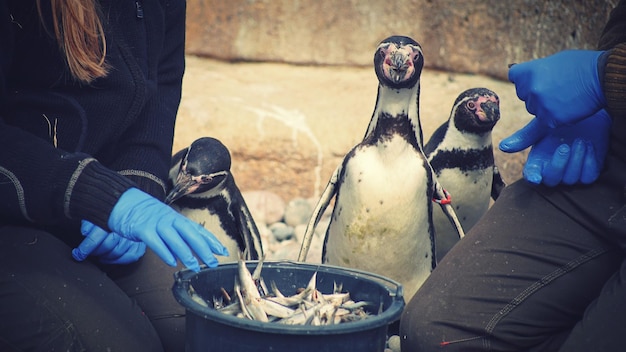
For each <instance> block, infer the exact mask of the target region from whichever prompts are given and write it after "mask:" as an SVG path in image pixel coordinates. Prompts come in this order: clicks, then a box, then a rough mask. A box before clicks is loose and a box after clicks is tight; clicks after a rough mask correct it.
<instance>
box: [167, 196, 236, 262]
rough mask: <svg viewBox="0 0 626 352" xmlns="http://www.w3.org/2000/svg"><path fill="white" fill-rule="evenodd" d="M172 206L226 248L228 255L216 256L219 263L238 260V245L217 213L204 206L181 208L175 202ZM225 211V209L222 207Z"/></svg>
mask: <svg viewBox="0 0 626 352" xmlns="http://www.w3.org/2000/svg"><path fill="white" fill-rule="evenodd" d="M171 206H172V208H174V209H175V210H177V211H178V212H179V213H181V214H182V215H184V216H186V217H187V218H189V219H190V220H192V221H194V222H197V223H199V224H201V225H202V226H203V227H204V228H205V229H207V230H209V231H210V232H211V233H212V234H213V235H215V237H216V238H217V239H218V240H219V241H220V242H221V243H222V244H223V245H224V247H226V248H227V249H228V254H229V256H228V257H222V256H216V257H215V258H217V260H218V261H219V262H220V263H225V262H236V261H237V260H239V252H240V249H239V246H238V244H237V241H236V240H235V239H234V238H232V237H231V236H229V235H228V234H227V233H226V231H225V230H224V228H225V227H226V226H224V224H222V221H221V219H220V217H219V216H218V215H217V214H212V213H210V212H209V210H208V209H206V208H200V209H194V208H183V209H181V208H180V207H178V206H176V204H172V205H171ZM224 210H225V211H226V209H224Z"/></svg>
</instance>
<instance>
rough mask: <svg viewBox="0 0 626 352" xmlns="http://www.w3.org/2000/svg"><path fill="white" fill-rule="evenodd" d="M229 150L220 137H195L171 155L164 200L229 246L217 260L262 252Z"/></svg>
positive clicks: (255, 227) (250, 255) (253, 256)
mask: <svg viewBox="0 0 626 352" xmlns="http://www.w3.org/2000/svg"><path fill="white" fill-rule="evenodd" d="M230 165H231V158H230V152H229V151H228V149H227V148H226V146H225V145H224V144H222V143H221V142H220V141H219V140H217V139H215V138H210V137H204V138H199V139H197V140H195V141H194V142H193V143H191V145H190V146H189V147H188V148H185V149H183V150H181V151H179V152H178V153H176V154H175V155H174V156H173V157H172V167H171V169H170V173H169V181H170V182H171V183H172V185H171V186H172V188H171V190H170V192H169V193H168V195H167V197H166V199H165V202H166V203H168V204H171V206H172V207H173V208H174V209H176V210H177V211H179V212H180V213H181V214H183V215H185V216H186V217H188V218H190V219H191V220H193V221H196V222H198V223H200V224H202V225H203V226H204V227H205V228H206V229H207V230H209V231H211V232H212V233H213V234H214V235H215V236H216V237H217V239H219V240H220V242H222V244H223V245H224V246H225V247H226V248H228V252H229V254H230V256H229V257H218V260H219V261H220V262H227V261H234V262H236V261H238V260H239V255H240V253H245V257H246V259H247V260H253V259H259V258H261V257H262V256H263V247H262V244H261V236H260V234H259V230H258V229H257V226H256V224H255V222H254V219H253V218H252V215H251V214H250V210H249V209H248V206H247V205H246V202H245V201H244V199H243V196H242V195H241V192H240V191H239V188H238V187H237V185H236V184H235V179H234V178H233V175H232V174H231V173H230Z"/></svg>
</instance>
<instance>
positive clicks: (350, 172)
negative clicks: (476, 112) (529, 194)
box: [298, 36, 462, 300]
mask: <svg viewBox="0 0 626 352" xmlns="http://www.w3.org/2000/svg"><path fill="white" fill-rule="evenodd" d="M423 65H424V57H423V55H422V48H421V46H420V45H419V44H418V43H417V42H416V41H415V40H413V39H411V38H408V37H403V36H392V37H389V38H387V39H385V40H383V41H382V42H381V43H380V44H379V46H378V48H377V49H376V53H375V54H374V69H375V72H376V76H377V78H378V81H379V85H378V96H377V99H376V105H375V108H374V113H373V116H372V119H371V120H370V123H369V125H368V128H367V132H366V134H365V137H364V138H363V141H362V142H360V143H359V144H357V145H356V146H355V147H353V148H352V149H351V150H350V152H348V154H347V155H346V156H345V158H344V160H343V162H342V164H341V165H339V166H338V167H337V169H336V170H335V172H334V174H333V176H332V177H331V179H330V181H329V183H328V185H327V186H326V189H325V190H324V192H323V194H322V196H321V198H320V200H319V202H318V204H317V206H316V209H315V210H314V212H313V215H312V217H311V220H310V222H309V225H308V227H307V230H306V232H305V236H304V239H303V243H302V247H301V249H300V255H299V257H298V260H300V261H303V260H304V259H306V254H307V252H308V245H309V244H310V239H311V237H312V234H313V232H314V228H315V226H316V225H317V222H318V221H319V219H320V217H321V215H322V213H323V212H324V210H325V209H326V207H327V206H328V204H329V203H330V200H331V199H332V198H333V197H334V196H335V195H336V199H335V206H334V208H333V213H332V216H331V221H330V224H329V226H328V229H327V232H326V237H325V240H324V247H323V251H322V257H323V258H322V261H323V262H324V263H328V264H333V265H339V266H344V267H351V268H358V269H361V270H366V271H370V272H374V273H378V274H380V275H384V276H386V277H389V278H392V279H394V280H396V281H399V282H400V283H402V285H403V286H404V292H405V293H406V295H405V297H406V299H407V300H408V299H410V298H411V297H412V296H413V294H414V293H415V292H416V291H417V289H418V288H419V287H420V286H421V285H422V283H423V282H424V280H425V279H426V278H427V277H428V275H430V273H431V271H432V270H433V268H434V267H435V264H436V258H435V253H434V246H435V243H434V232H433V230H434V229H433V225H432V218H431V217H432V206H433V205H432V204H433V202H432V199H433V197H435V196H441V195H442V189H441V188H440V187H438V184H437V182H436V180H435V176H434V172H433V170H432V169H431V167H430V165H429V164H428V161H427V159H426V156H425V155H424V153H423V150H422V143H423V142H422V129H421V125H420V119H419V93H420V85H419V82H420V75H421V72H422V68H423ZM445 209H448V210H450V207H449V205H446V207H445ZM452 215H453V214H452ZM461 233H462V232H461Z"/></svg>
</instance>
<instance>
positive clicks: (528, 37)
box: [187, 0, 617, 79]
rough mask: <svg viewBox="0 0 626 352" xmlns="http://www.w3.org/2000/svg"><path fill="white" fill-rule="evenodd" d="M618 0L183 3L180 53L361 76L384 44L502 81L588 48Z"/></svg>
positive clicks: (438, 64) (439, 66)
mask: <svg viewBox="0 0 626 352" xmlns="http://www.w3.org/2000/svg"><path fill="white" fill-rule="evenodd" d="M616 3H617V0H569V1H568V0H553V1H545V0H514V1H503V0H467V1H460V0H436V1H435V0H413V1H408V0H404V1H403V0H389V1H373V0H369V1H362V0H361V1H359V0H325V1H314V0H308V1H307V0H300V1H294V0H230V1H228V2H226V1H222V0H189V1H188V2H187V7H188V20H187V21H188V22H187V23H188V24H187V28H188V30H187V52H188V53H189V54H193V55H199V56H207V57H212V58H217V59H223V60H233V61H239V60H243V61H273V62H284V63H296V64H319V65H357V66H367V65H370V64H371V61H372V55H371V52H372V48H374V47H376V45H377V44H378V43H379V42H380V41H381V40H382V39H384V38H386V37H387V36H389V35H392V34H404V35H408V36H411V37H413V38H414V39H416V40H417V41H418V42H420V43H421V44H422V46H423V48H424V54H425V57H426V61H425V62H426V67H428V68H435V69H440V70H444V71H451V72H462V73H479V74H485V75H489V76H492V77H498V78H503V79H506V72H507V66H508V64H510V63H513V62H522V61H526V60H529V59H532V58H538V57H542V56H546V55H549V54H551V53H553V52H555V51H558V50H561V49H565V48H571V49H575V48H578V49H591V48H594V47H595V45H596V42H597V40H598V38H599V35H600V33H601V30H602V28H603V26H604V23H605V22H606V19H607V18H608V15H609V13H610V10H611V9H612V8H613V7H614V6H615V4H616Z"/></svg>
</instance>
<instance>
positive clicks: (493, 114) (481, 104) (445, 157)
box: [424, 88, 504, 260]
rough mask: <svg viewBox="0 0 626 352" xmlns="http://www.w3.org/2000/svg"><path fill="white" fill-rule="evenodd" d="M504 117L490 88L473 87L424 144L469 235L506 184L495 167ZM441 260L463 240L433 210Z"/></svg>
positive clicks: (442, 215) (445, 220) (443, 217)
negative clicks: (496, 134)
mask: <svg viewBox="0 0 626 352" xmlns="http://www.w3.org/2000/svg"><path fill="white" fill-rule="evenodd" d="M499 119H500V99H499V98H498V95H496V93H494V92H493V91H491V90H489V89H487V88H471V89H468V90H466V91H464V92H462V93H461V94H459V96H458V97H457V98H456V100H455V102H454V105H453V107H452V111H451V113H450V116H449V118H448V120H447V121H446V122H444V123H443V124H442V125H441V126H439V128H438V129H437V130H435V132H434V133H433V135H432V136H431V138H430V140H429V141H428V143H426V145H425V146H424V152H425V153H426V156H427V157H428V161H429V162H430V164H431V166H432V168H433V169H434V170H435V173H436V174H437V179H438V180H439V182H440V183H441V185H442V186H443V187H444V188H445V189H446V190H447V191H448V192H450V194H452V199H453V206H454V211H455V212H456V214H457V216H458V217H459V220H460V221H461V225H462V226H463V229H464V230H465V231H469V229H471V228H472V226H474V224H476V222H477V221H478V219H480V217H481V216H483V214H484V213H485V212H486V211H487V209H488V208H489V202H490V198H491V197H493V199H496V198H497V197H498V195H499V193H500V190H501V189H502V188H504V182H503V181H502V178H501V177H500V173H499V172H498V169H497V168H496V166H495V163H494V156H493V147H492V141H491V132H492V130H493V128H494V126H495V125H496V123H497V122H498V120H499ZM433 223H434V224H435V239H436V243H437V246H436V247H437V258H438V259H439V260H441V258H443V256H444V255H445V254H446V253H447V252H448V251H449V250H450V248H452V246H454V244H456V242H457V241H458V240H459V236H458V235H457V234H456V230H455V229H454V228H453V227H452V226H450V223H449V221H448V220H447V219H446V217H445V216H444V214H443V212H441V211H438V210H435V211H434V212H433Z"/></svg>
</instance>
